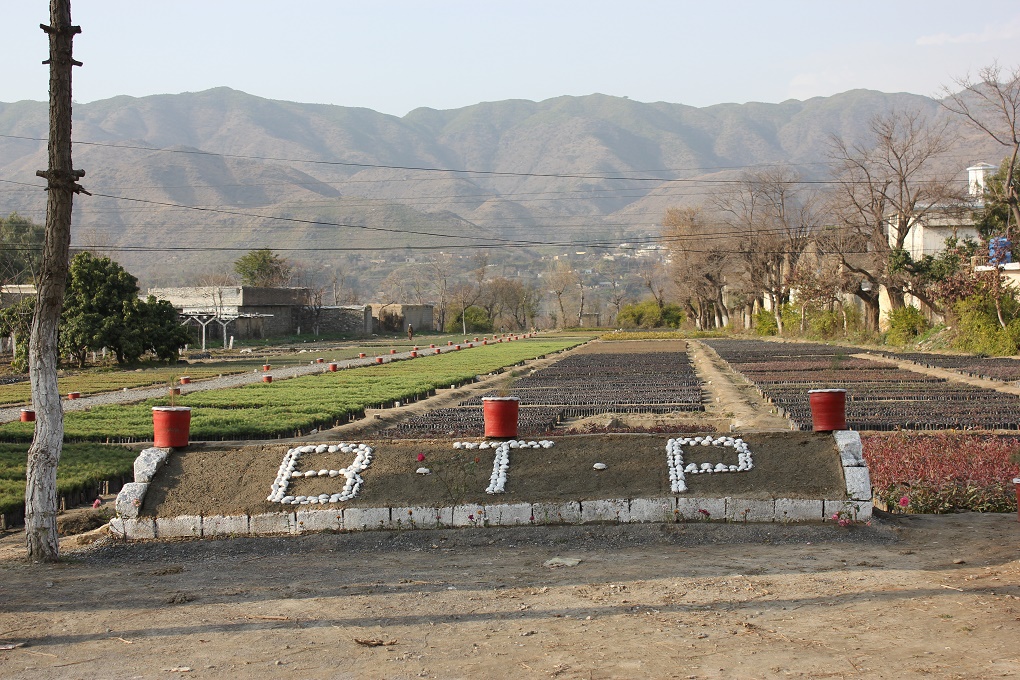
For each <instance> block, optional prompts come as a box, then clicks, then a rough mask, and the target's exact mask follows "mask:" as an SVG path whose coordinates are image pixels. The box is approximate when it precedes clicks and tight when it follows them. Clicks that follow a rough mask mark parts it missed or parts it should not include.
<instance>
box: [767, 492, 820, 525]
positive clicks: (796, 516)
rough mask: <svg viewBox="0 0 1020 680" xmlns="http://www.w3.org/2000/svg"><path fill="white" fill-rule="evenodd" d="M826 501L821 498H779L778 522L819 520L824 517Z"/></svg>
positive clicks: (777, 505) (777, 507) (777, 501)
mask: <svg viewBox="0 0 1020 680" xmlns="http://www.w3.org/2000/svg"><path fill="white" fill-rule="evenodd" d="M824 509H825V508H824V503H823V501H822V500H821V499H818V500H809V499H804V498H777V499H776V521H777V522H819V521H821V519H822V511H823V510H824Z"/></svg>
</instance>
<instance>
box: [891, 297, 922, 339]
mask: <svg viewBox="0 0 1020 680" xmlns="http://www.w3.org/2000/svg"><path fill="white" fill-rule="evenodd" d="M887 317H888V319H889V332H888V333H887V334H886V342H888V343H889V344H891V345H906V344H907V343H909V342H911V341H913V340H915V339H916V338H917V337H918V336H919V335H921V334H922V333H924V332H925V331H927V330H928V329H929V328H931V323H929V321H928V319H926V318H925V317H924V314H923V313H921V310H920V309H918V308H917V307H911V306H909V305H908V306H906V307H902V308H900V309H893V310H890V311H889V313H888V314H887Z"/></svg>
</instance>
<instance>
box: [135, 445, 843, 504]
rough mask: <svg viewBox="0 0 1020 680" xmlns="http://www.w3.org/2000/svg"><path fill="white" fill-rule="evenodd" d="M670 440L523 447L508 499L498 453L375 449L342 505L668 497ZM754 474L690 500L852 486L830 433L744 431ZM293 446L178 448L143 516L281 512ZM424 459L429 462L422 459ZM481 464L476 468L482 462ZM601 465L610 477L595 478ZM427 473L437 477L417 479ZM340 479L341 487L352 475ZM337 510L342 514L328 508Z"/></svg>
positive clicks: (306, 483) (332, 489) (728, 453)
mask: <svg viewBox="0 0 1020 680" xmlns="http://www.w3.org/2000/svg"><path fill="white" fill-rule="evenodd" d="M668 438H669V436H668V435H646V434H636V435H575V436H568V437H557V438H553V439H551V441H553V442H554V445H553V447H552V448H550V449H513V450H511V454H510V470H509V471H508V474H507V486H506V491H507V492H506V493H503V494H499V495H488V494H486V493H485V488H486V486H487V485H488V482H489V475H490V473H491V471H492V461H493V456H494V452H493V450H492V449H486V450H471V451H463V450H460V451H458V450H456V449H454V448H453V442H452V441H449V440H442V441H436V440H429V441H409V440H394V441H371V440H369V441H366V443H368V444H370V445H371V446H372V447H373V448H374V450H375V454H374V457H373V460H372V464H371V466H370V467H369V469H368V470H366V471H364V472H363V473H362V477H363V478H364V480H365V484H364V486H363V487H362V490H361V492H360V493H359V495H358V497H357V498H355V499H354V500H352V501H348V502H347V503H344V504H336V506H340V505H344V506H348V507H350V506H354V507H386V506H391V507H392V506H420V507H440V506H448V505H456V504H459V503H479V504H485V503H493V502H496V503H520V502H539V501H554V500H560V501H565V500H582V501H583V500H591V499H600V498H657V497H661V496H668V495H670V486H669V477H668V471H667V468H666V441H667V439H668ZM744 440H745V441H746V442H747V444H748V445H749V447H750V449H751V453H752V456H753V459H754V464H755V467H754V469H753V470H750V471H748V472H737V473H725V474H711V475H689V476H688V486H689V489H690V491H689V493H690V495H692V496H716V497H718V496H739V497H742V498H773V497H787V498H822V497H825V498H841V497H843V495H844V493H843V491H844V489H845V487H844V482H843V476H842V470H841V467H840V463H839V457H838V454H837V453H836V450H835V447H834V445H833V441H832V437H831V436H828V435H822V434H814V433H809V432H787V433H759V434H747V435H744ZM287 449H288V445H286V444H283V445H260V446H248V447H243V448H240V449H236V448H227V447H222V448H221V447H210V448H193V449H190V450H187V451H175V452H174V453H173V454H172V455H171V457H170V460H169V462H168V463H167V465H166V466H165V467H163V468H162V469H161V470H160V471H159V472H158V473H157V474H156V477H155V478H154V479H153V484H152V486H150V489H149V492H148V494H147V495H146V498H145V503H144V505H143V507H142V514H144V515H159V516H173V515H194V514H202V515H207V516H208V515H230V514H242V513H248V514H257V513H263V512H275V511H279V510H280V509H281V507H282V506H280V505H279V504H274V503H268V502H266V500H265V498H266V496H267V495H268V494H269V491H270V489H269V487H270V485H271V484H272V483H273V480H274V479H275V477H276V473H277V469H278V468H279V465H280V461H282V460H283V456H284V454H285V453H286V452H287ZM686 451H687V455H686V456H685V461H686V462H688V463H699V464H700V463H705V462H710V463H718V462H723V463H726V464H736V462H737V454H736V452H735V451H734V450H733V449H732V448H729V447H722V446H718V447H716V446H710V447H703V446H691V447H687V449H686ZM418 454H423V455H424V456H425V460H424V462H418V460H417V456H418ZM476 459H477V461H478V462H477V463H476V462H475V460H476ZM352 460H353V454H347V455H346V456H345V455H343V454H325V453H323V454H307V455H305V456H302V457H301V463H300V467H299V469H301V470H319V469H339V468H343V467H346V466H347V465H349V464H350V463H351V461H352ZM595 463H604V464H606V466H607V469H605V470H602V471H599V470H594V469H593V467H592V466H593V465H594V464H595ZM423 466H425V467H429V469H430V470H433V471H434V472H433V473H432V474H429V475H419V474H416V472H415V471H416V470H417V469H418V468H419V467H423ZM339 479H343V478H342V477H341V478H339ZM341 486H342V483H338V482H337V479H336V478H329V477H312V478H309V479H302V480H295V481H294V483H293V485H292V487H291V489H290V491H291V492H292V493H293V494H294V495H303V496H311V495H318V494H320V493H337V492H339V490H340V487H341ZM330 507H334V506H332V505H331V506H330Z"/></svg>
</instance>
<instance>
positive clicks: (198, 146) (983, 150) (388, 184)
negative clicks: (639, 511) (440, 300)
mask: <svg viewBox="0 0 1020 680" xmlns="http://www.w3.org/2000/svg"><path fill="white" fill-rule="evenodd" d="M905 109H910V110H920V111H923V112H925V113H928V114H930V115H931V116H932V117H933V118H936V119H943V118H944V119H946V120H948V121H949V122H950V124H951V125H952V126H954V127H957V128H959V129H960V131H961V134H962V138H961V143H960V145H959V147H958V151H957V152H956V153H954V154H953V156H952V157H951V158H947V159H946V160H945V162H946V163H947V164H951V165H952V167H953V168H954V169H959V170H960V171H961V178H962V177H963V176H964V175H963V172H962V171H963V169H964V168H966V167H967V166H968V165H971V164H973V163H975V162H979V161H986V162H991V163H996V164H997V163H998V162H999V161H1000V160H1001V158H1000V157H1001V155H1002V151H1001V150H1000V149H999V148H997V147H995V146H994V145H993V144H990V143H989V142H988V140H986V139H985V138H984V137H982V136H980V135H977V134H975V133H973V132H970V131H968V130H966V129H964V128H963V127H962V125H961V124H960V121H958V120H955V119H953V118H952V117H950V115H949V114H947V113H946V112H945V111H943V110H942V109H941V108H940V107H939V105H938V103H937V102H935V101H934V100H932V99H930V98H927V97H921V96H917V95H911V94H884V93H880V92H874V91H866V90H856V91H851V92H846V93H843V94H839V95H835V96H832V97H825V98H814V99H810V100H808V101H804V102H801V101H793V100H791V101H787V102H783V103H780V104H760V103H748V104H721V105H717V106H711V107H706V108H694V107H689V106H684V105H681V104H670V103H662V102H659V103H641V102H637V101H632V100H628V99H624V98H617V97H609V96H604V95H598V94H595V95H589V96H585V97H558V98H555V99H550V100H546V101H542V102H531V101H520V100H509V101H501V102H488V103H481V104H476V105H474V106H469V107H465V108H462V109H455V110H449V111H436V110H432V109H417V110H415V111H412V112H410V113H409V114H407V115H406V116H404V117H402V118H398V117H395V116H390V115H385V114H381V113H377V112H374V111H371V110H368V109H361V108H349V107H339V106H326V105H315V104H300V103H293V102H282V101H272V100H266V99H261V98H259V97H254V96H251V95H248V94H245V93H243V92H238V91H235V90H231V89H228V88H217V89H213V90H208V91H205V92H198V93H184V94H177V95H159V96H152V97H144V98H137V99H136V98H131V97H116V98H113V99H108V100H104V101H98V102H93V103H91V104H81V105H76V106H75V108H74V118H75V122H74V139H75V141H76V142H79V143H78V144H76V146H75V148H74V154H75V156H74V158H75V167H80V168H83V169H85V171H86V173H87V174H86V176H85V178H84V180H83V182H82V183H83V185H84V186H85V188H86V189H87V190H89V191H91V192H92V193H93V194H94V196H92V197H88V196H82V197H79V198H76V200H75V212H74V224H75V231H74V239H73V240H74V243H75V244H78V245H93V246H96V245H98V246H105V247H108V248H110V249H111V251H110V252H111V254H113V255H114V256H115V257H116V259H118V260H119V261H120V262H122V263H123V264H124V265H125V267H126V268H127V269H128V270H129V271H131V272H132V273H134V274H135V275H137V276H138V277H139V278H140V279H142V283H143V285H146V284H150V285H155V284H163V285H170V284H181V283H190V282H192V280H193V278H194V277H195V276H196V275H199V274H204V273H211V272H215V271H229V270H230V264H229V263H230V262H232V261H233V260H234V259H236V258H237V257H238V256H239V255H240V254H242V253H243V252H244V251H245V250H247V249H250V248H260V247H268V248H272V249H276V250H280V251H282V252H284V254H285V255H287V256H288V257H291V258H293V259H295V260H299V261H302V262H304V263H305V264H306V266H307V267H308V268H309V269H310V270H313V271H314V270H315V269H317V268H319V267H321V266H324V265H327V264H328V263H329V262H331V261H332V260H334V259H335V258H336V257H337V256H338V251H337V250H335V249H373V248H391V249H396V251H397V253H401V251H402V249H404V248H406V247H408V246H412V247H422V246H425V247H441V248H444V249H448V250H449V249H451V248H454V247H466V246H471V245H488V246H498V245H500V244H501V243H504V242H505V241H507V240H509V241H514V242H526V243H534V244H541V243H556V244H560V246H561V249H562V248H567V247H568V246H566V245H564V244H573V243H577V244H580V245H577V246H576V247H584V245H583V244H585V243H590V242H591V241H593V240H600V241H601V240H604V241H605V242H606V243H618V242H620V241H624V240H628V239H636V238H641V237H642V236H644V235H650V234H655V233H656V232H657V227H658V224H659V222H660V220H661V218H662V215H663V213H664V211H665V210H666V208H668V207H670V206H674V205H681V204H689V203H698V202H701V201H704V200H706V199H707V198H708V197H709V194H710V193H711V192H712V191H717V190H719V187H720V185H718V184H713V183H712V181H711V180H713V179H716V180H717V179H720V178H733V177H736V176H739V174H740V173H741V172H742V171H743V170H744V169H747V168H748V167H750V166H755V165H760V164H771V163H787V164H790V165H792V166H794V167H795V169H796V170H797V171H799V172H800V173H801V174H802V175H803V176H804V177H806V178H809V179H812V178H813V179H820V178H824V177H826V176H827V175H828V172H829V169H828V165H827V163H826V152H827V147H828V142H829V139H830V137H831V136H832V135H837V136H840V137H842V138H844V139H848V140H857V139H861V138H863V136H864V135H865V133H866V130H867V125H868V121H869V120H870V119H871V118H872V117H873V116H874V115H876V114H879V113H883V112H887V111H891V110H905ZM46 116H47V109H46V104H45V103H43V102H17V103H11V104H4V103H0V134H2V135H7V136H16V137H27V138H44V137H45V136H46V129H47V121H46ZM105 145H116V146H105ZM131 147H136V148H131ZM45 152H46V148H45V142H40V141H32V140H31V139H12V138H10V137H3V138H0V179H3V180H13V181H17V182H25V183H28V184H32V185H40V184H41V180H39V179H38V178H36V177H35V171H36V170H38V169H42V168H44V167H45V166H46V156H45ZM423 168H431V169H435V168H440V169H449V170H455V172H454V171H451V172H439V171H435V170H423ZM111 197H117V198H111ZM160 204H163V205H160ZM166 204H170V205H166ZM44 205H45V197H44V194H43V192H42V190H40V189H34V188H29V187H25V186H19V185H14V184H9V183H0V213H3V214H8V213H10V212H14V211H17V212H19V213H21V214H23V215H25V216H27V217H31V218H32V219H34V220H36V221H38V222H42V221H43V219H44ZM177 206H191V207H195V208H207V209H208V210H193V209H187V208H182V207H177ZM267 217H269V218H290V219H292V220H298V221H296V222H295V221H286V220H281V219H267ZM323 222H324V223H327V224H321V223H323ZM336 225H349V226H336ZM175 247H188V248H202V249H204V250H197V251H192V252H181V251H174V250H167V249H172V248H175ZM122 248H139V249H140V250H136V251H132V250H117V249H122ZM224 248H238V249H240V250H217V249H224ZM570 248H571V249H572V248H573V246H571V247H570ZM305 249H306V250H305ZM391 256H392V251H391Z"/></svg>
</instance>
